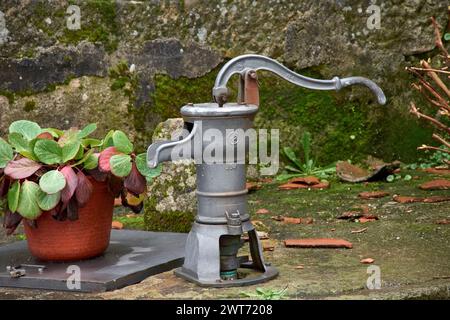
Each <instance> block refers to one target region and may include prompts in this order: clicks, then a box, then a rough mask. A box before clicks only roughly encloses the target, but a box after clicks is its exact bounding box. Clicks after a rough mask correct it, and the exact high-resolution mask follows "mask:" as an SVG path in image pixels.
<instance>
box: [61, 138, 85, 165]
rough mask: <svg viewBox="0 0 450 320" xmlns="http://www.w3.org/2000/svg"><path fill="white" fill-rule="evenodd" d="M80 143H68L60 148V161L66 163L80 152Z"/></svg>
mask: <svg viewBox="0 0 450 320" xmlns="http://www.w3.org/2000/svg"><path fill="white" fill-rule="evenodd" d="M80 146H81V142H80V141H79V140H73V141H69V142H68V143H66V144H65V145H64V146H63V147H62V161H63V162H67V161H70V160H72V159H73V158H75V156H76V155H77V153H78V151H79V150H80Z"/></svg>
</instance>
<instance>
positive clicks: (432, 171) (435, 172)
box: [424, 168, 450, 175]
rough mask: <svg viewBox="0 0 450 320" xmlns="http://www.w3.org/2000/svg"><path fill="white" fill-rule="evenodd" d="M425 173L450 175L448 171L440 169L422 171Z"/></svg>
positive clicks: (449, 170)
mask: <svg viewBox="0 0 450 320" xmlns="http://www.w3.org/2000/svg"><path fill="white" fill-rule="evenodd" d="M424 171H425V172H427V173H432V174H439V175H450V169H440V168H427V169H424Z"/></svg>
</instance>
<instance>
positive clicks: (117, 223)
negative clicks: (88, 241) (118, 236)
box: [111, 221, 123, 230]
mask: <svg viewBox="0 0 450 320" xmlns="http://www.w3.org/2000/svg"><path fill="white" fill-rule="evenodd" d="M111 228H112V229H116V230H121V229H123V223H122V222H120V221H113V222H112V224H111Z"/></svg>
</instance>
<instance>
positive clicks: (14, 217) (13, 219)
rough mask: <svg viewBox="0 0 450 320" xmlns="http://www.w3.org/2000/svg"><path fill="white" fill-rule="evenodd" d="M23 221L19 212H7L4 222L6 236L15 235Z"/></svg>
mask: <svg viewBox="0 0 450 320" xmlns="http://www.w3.org/2000/svg"><path fill="white" fill-rule="evenodd" d="M21 221H22V216H21V215H20V214H18V213H17V212H11V211H9V210H6V212H5V217H4V220H3V227H4V228H5V229H6V234H7V235H8V236H9V235H11V234H13V232H14V231H15V230H16V228H17V226H18V225H19V224H20V222H21Z"/></svg>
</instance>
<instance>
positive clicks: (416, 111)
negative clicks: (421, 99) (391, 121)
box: [409, 102, 450, 134]
mask: <svg viewBox="0 0 450 320" xmlns="http://www.w3.org/2000/svg"><path fill="white" fill-rule="evenodd" d="M409 112H411V113H412V114H414V115H416V116H417V118H419V119H421V118H422V119H425V120H427V121H428V122H431V123H432V124H433V125H435V126H436V127H437V128H438V129H441V130H443V131H445V132H447V133H448V134H450V128H448V127H447V126H446V125H445V124H443V123H442V122H440V121H438V120H436V119H435V118H433V117H430V116H428V115H426V114H423V113H420V112H419V109H417V107H416V105H415V104H414V102H411V107H410V109H409Z"/></svg>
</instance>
